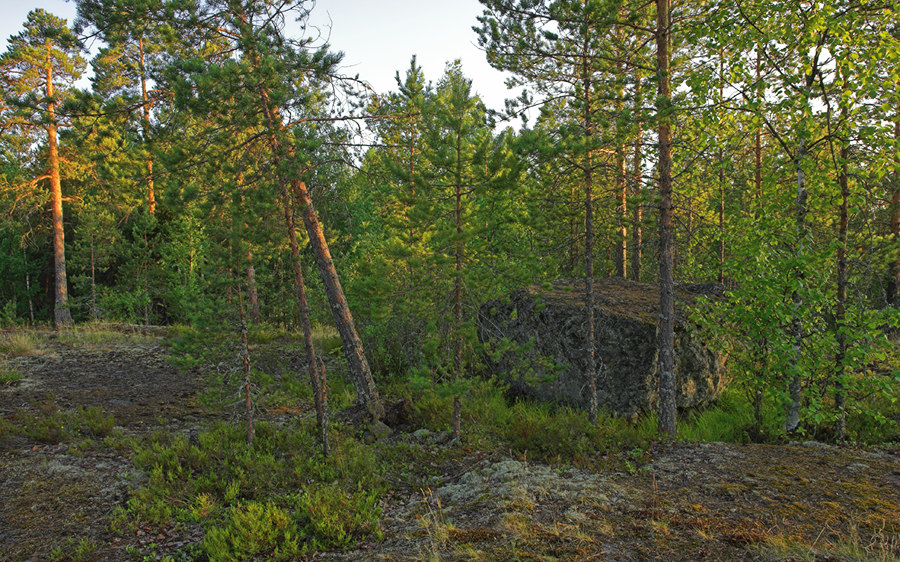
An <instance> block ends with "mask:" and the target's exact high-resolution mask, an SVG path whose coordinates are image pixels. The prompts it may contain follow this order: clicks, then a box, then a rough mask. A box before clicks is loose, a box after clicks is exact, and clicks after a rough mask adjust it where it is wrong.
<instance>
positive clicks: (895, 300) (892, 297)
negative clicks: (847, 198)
mask: <svg viewBox="0 0 900 562" xmlns="http://www.w3.org/2000/svg"><path fill="white" fill-rule="evenodd" d="M894 119H895V121H894V143H895V144H896V145H897V146H900V115H897V116H896V117H895V118H894ZM891 238H893V241H894V247H895V248H898V254H897V258H896V259H894V262H893V263H892V264H891V270H892V271H891V273H892V275H891V281H892V283H891V284H892V287H891V288H890V290H889V291H888V304H890V305H892V306H900V149H896V148H895V153H894V191H893V193H892V194H891Z"/></svg>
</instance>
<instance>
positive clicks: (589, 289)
mask: <svg viewBox="0 0 900 562" xmlns="http://www.w3.org/2000/svg"><path fill="white" fill-rule="evenodd" d="M585 42H587V38H585ZM582 80H583V83H584V96H585V102H584V135H585V140H587V145H588V146H587V152H586V154H585V158H584V306H585V312H586V313H587V330H586V332H587V333H586V334H585V337H586V338H587V341H586V342H585V343H586V344H587V345H586V346H585V347H586V349H585V351H586V353H587V378H588V386H589V389H590V393H591V396H590V408H591V409H590V412H589V416H590V420H591V423H594V424H596V423H597V420H598V418H597V414H598V409H599V404H598V400H597V356H596V349H595V347H596V345H595V342H594V328H595V327H594V160H593V142H594V123H593V116H592V114H591V111H592V109H593V108H592V106H591V103H592V100H591V92H592V87H593V84H592V80H591V68H590V66H589V65H588V56H587V52H585V53H584V55H583V62H582Z"/></svg>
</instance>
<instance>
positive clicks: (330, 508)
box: [297, 486, 382, 548]
mask: <svg viewBox="0 0 900 562" xmlns="http://www.w3.org/2000/svg"><path fill="white" fill-rule="evenodd" d="M297 507H298V514H299V518H300V521H301V522H302V523H303V525H304V528H305V529H306V530H307V532H308V533H309V535H310V536H311V537H314V540H315V543H314V544H318V545H320V546H321V547H324V548H347V547H350V546H353V545H354V544H356V541H357V540H359V539H362V538H365V537H373V538H375V539H380V538H381V536H382V535H381V531H380V529H379V527H378V519H379V517H380V515H381V508H380V507H379V506H378V494H377V493H376V492H375V491H374V490H365V489H363V488H362V487H360V489H358V490H356V491H352V492H348V491H345V490H341V489H340V488H335V487H332V486H322V487H318V488H313V489H312V490H308V491H306V492H305V493H303V494H302V495H300V496H299V498H297Z"/></svg>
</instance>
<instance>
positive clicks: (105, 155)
mask: <svg viewBox="0 0 900 562" xmlns="http://www.w3.org/2000/svg"><path fill="white" fill-rule="evenodd" d="M482 4H483V14H482V16H480V17H479V18H478V20H477V21H473V22H472V25H473V26H474V27H475V30H476V33H477V37H478V43H479V45H480V47H481V48H483V49H484V52H485V55H486V58H487V60H488V62H489V63H490V64H491V65H492V66H494V67H495V68H497V69H500V70H503V71H505V72H507V73H508V74H509V76H510V79H509V80H510V84H511V85H513V86H515V87H517V88H521V90H520V91H521V94H520V95H519V96H518V97H517V98H515V99H513V100H509V101H508V102H507V103H506V104H505V107H504V108H488V107H486V106H485V104H484V103H482V101H481V100H480V99H479V98H478V97H477V96H476V95H474V93H473V91H474V89H473V84H472V82H471V81H470V80H469V79H468V78H467V77H466V73H465V69H464V68H463V67H462V65H461V64H460V63H459V62H453V61H451V62H449V63H448V64H447V66H446V68H445V71H444V74H443V76H442V77H441V78H440V79H439V80H438V81H437V82H436V83H432V82H429V81H427V80H426V79H425V77H424V74H423V70H422V68H421V67H420V66H419V65H418V63H417V61H416V59H415V58H413V59H412V60H411V61H409V63H408V64H407V65H405V67H404V68H403V69H401V70H399V71H398V73H397V80H396V87H395V89H394V90H392V91H387V92H376V91H373V90H372V89H371V88H370V87H369V86H368V84H367V83H366V82H364V81H363V80H361V79H359V78H358V77H356V76H346V75H344V74H342V72H341V70H340V61H341V56H340V54H339V52H338V51H336V50H333V48H332V46H330V45H328V44H326V43H324V42H322V41H321V36H320V35H318V34H317V33H312V30H311V29H310V28H307V27H305V25H304V24H305V22H307V21H308V17H309V10H310V9H312V8H313V7H314V6H313V4H312V3H308V2H303V1H290V2H270V1H265V0H245V1H229V2H224V1H189V0H141V1H129V0H81V1H79V2H78V3H77V6H78V18H77V19H76V21H75V22H73V26H71V27H70V25H69V23H68V22H66V21H64V20H62V19H59V18H57V17H55V16H53V15H52V14H49V13H47V12H44V11H42V10H35V11H33V12H31V13H30V14H29V15H28V19H27V20H26V21H25V22H24V24H23V28H22V31H21V32H20V33H18V34H17V35H15V36H13V37H11V38H10V40H9V44H8V45H9V46H8V49H7V51H6V53H5V54H4V55H3V56H2V58H0V72H2V84H0V87H2V91H3V105H2V106H0V115H2V118H0V123H2V127H3V128H2V136H0V145H2V178H0V182H2V183H0V247H2V251H0V271H3V281H4V283H3V285H2V286H0V306H2V308H0V319H2V322H3V323H4V324H8V325H24V324H29V325H33V324H36V323H40V322H49V321H52V322H54V323H55V324H56V325H57V326H60V327H65V326H69V325H71V324H72V323H73V322H76V321H77V322H89V321H98V320H107V321H120V322H132V323H143V324H187V325H193V326H197V327H200V328H202V329H205V330H214V329H216V328H222V327H225V328H229V327H230V326H231V325H230V324H228V323H223V322H222V319H223V318H225V319H231V318H233V319H234V324H233V325H236V324H237V322H238V317H240V318H244V317H246V319H247V321H248V322H250V323H260V324H266V325H269V326H275V327H279V328H281V329H284V330H291V331H293V330H298V329H300V330H302V331H303V332H304V334H306V335H307V336H308V335H309V334H310V333H311V330H312V328H313V327H314V326H316V325H329V324H332V323H336V326H337V329H338V331H339V332H340V335H341V340H342V346H343V348H344V352H345V357H346V358H347V368H348V372H349V374H350V378H351V380H352V382H353V385H354V388H355V391H356V394H357V399H358V400H359V402H360V403H362V404H363V405H365V406H367V407H368V408H369V410H370V411H371V412H372V413H373V414H374V415H376V416H377V415H378V414H379V408H380V406H379V404H378V393H377V390H376V382H377V381H378V380H385V379H391V378H393V377H401V378H405V379H408V380H410V381H411V384H415V385H426V384H429V385H435V386H436V387H437V388H441V389H443V392H446V393H448V395H451V396H454V397H456V400H455V402H456V406H455V410H456V415H454V419H456V420H458V412H459V408H460V405H459V404H460V400H459V398H460V397H461V396H463V395H464V394H465V393H466V391H467V388H468V385H469V383H468V382H467V381H469V380H470V377H471V376H473V375H477V374H484V372H485V370H486V367H485V362H484V353H485V351H486V350H485V349H484V348H483V346H482V344H481V342H479V341H478V338H477V335H476V319H477V312H478V309H479V306H480V305H481V304H482V303H484V302H485V301H487V300H489V299H492V298H499V297H502V296H503V295H504V294H507V293H508V292H510V291H511V290H513V289H515V288H518V287H521V286H524V285H530V284H542V283H547V282H549V281H552V280H554V279H557V278H560V277H575V278H583V279H584V280H585V283H584V285H585V296H586V299H587V300H586V303H587V306H586V307H585V309H586V310H585V331H586V345H585V348H586V349H585V353H587V354H588V355H589V356H590V357H591V361H594V359H593V337H592V336H593V315H592V312H591V311H592V310H593V307H592V306H591V303H592V302H593V301H592V298H593V297H592V296H591V295H592V287H591V285H592V283H591V281H590V280H591V279H593V278H594V277H605V276H612V275H617V276H621V277H627V278H629V279H633V280H636V281H644V282H659V284H660V288H661V311H660V335H661V338H660V351H661V354H660V358H661V359H660V364H661V371H662V375H663V376H662V378H663V385H666V384H668V383H667V382H666V380H667V379H668V380H670V382H671V375H672V374H673V363H672V361H673V357H672V354H671V345H672V344H671V341H668V342H667V341H666V334H667V333H668V334H671V322H672V320H673V316H672V310H671V290H672V284H673V283H674V282H675V281H676V280H677V281H679V282H689V281H691V282H693V281H703V282H705V281H716V282H719V283H723V284H724V285H725V286H726V287H727V289H728V299H727V300H726V301H723V302H720V303H718V304H710V305H709V306H706V307H700V308H699V309H698V310H697V311H696V314H695V317H694V321H695V322H696V323H697V329H699V330H705V331H706V333H707V335H708V337H709V338H710V339H711V340H712V341H713V342H714V344H715V345H717V346H719V347H720V348H722V349H723V350H724V351H727V352H728V353H729V357H730V368H731V373H732V375H733V377H734V379H735V384H736V388H738V389H740V390H742V391H743V395H744V396H745V397H746V399H747V401H748V403H750V404H752V406H753V408H754V412H755V422H756V426H755V431H756V433H757V434H759V433H760V432H761V431H762V420H763V417H764V416H763V413H762V412H763V411H767V412H770V415H772V416H774V417H775V418H777V422H776V424H775V426H773V427H777V428H780V429H779V430H776V431H786V432H795V431H806V432H811V433H818V434H820V435H826V436H831V437H834V438H837V439H842V438H844V437H845V436H846V435H847V432H848V428H847V419H848V415H849V416H851V417H853V418H854V419H862V420H864V421H863V422H859V423H860V424H862V425H860V426H859V427H868V426H870V425H872V424H874V425H875V426H879V427H882V426H885V425H891V424H893V425H896V423H897V420H896V419H894V418H892V417H891V415H890V414H889V413H888V414H885V413H884V412H885V411H884V410H883V409H881V408H876V407H874V406H873V403H874V402H873V400H874V401H875V402H878V401H888V402H889V403H890V404H894V403H895V400H896V388H897V384H898V383H897V381H898V374H897V371H896V369H895V368H894V367H892V366H891V363H892V361H893V360H894V359H895V347H894V344H893V342H892V340H891V337H890V334H891V333H893V332H892V330H893V329H895V328H896V326H897V323H898V315H897V314H896V306H897V301H898V295H900V253H898V249H900V246H898V239H900V116H898V107H900V104H898V102H900V99H898V91H900V89H898V83H900V70H898V69H900V49H898V41H900V26H898V19H897V8H898V5H897V3H896V2H892V1H874V0H866V1H849V0H847V1H843V0H836V1H829V2H816V3H805V2H800V3H798V2H776V1H766V2H762V1H753V2H741V3H737V4H735V3H734V2H717V1H712V0H710V1H704V2H690V3H674V5H671V6H670V3H669V1H668V0H658V1H657V2H656V3H649V4H648V3H631V2H626V1H612V0H593V1H592V0H587V1H577V2H576V1H568V0H567V1H563V0H559V1H555V2H537V1H529V0H521V1H515V0H482ZM670 8H671V12H669V9H670ZM86 37H91V38H92V40H93V41H95V42H99V44H100V45H102V47H100V48H99V49H98V50H97V52H96V54H95V55H94V56H93V57H92V58H91V60H90V61H88V60H87V58H86V53H85V51H84V48H83V41H84V39H85V38H86ZM334 48H335V49H340V45H335V46H334ZM373 48H377V46H373ZM88 65H90V67H91V69H92V77H91V79H90V87H88V88H77V87H75V86H74V84H76V83H77V82H78V81H79V80H80V79H81V78H82V76H84V73H85V72H86V70H87V68H88ZM475 89H477V86H476V87H475ZM522 115H531V116H532V118H531V119H529V120H527V121H526V122H525V123H524V125H522V126H520V127H519V128H518V129H516V128H513V127H512V126H510V125H509V123H512V122H515V119H518V118H520V117H521V116H522ZM315 272H318V273H319V274H318V275H317V274H316V273H315ZM667 292H668V293H667ZM667 294H668V301H667ZM245 305H246V310H245ZM667 307H668V308H667ZM351 310H352V315H351V313H350V311H351ZM305 340H306V342H307V344H308V347H307V351H308V353H309V354H310V356H313V355H314V354H315V350H314V349H313V348H312V338H311V337H305ZM666 350H669V351H666ZM309 365H310V366H312V367H311V373H310V376H311V380H312V382H313V385H314V386H316V385H319V386H321V385H322V382H323V381H320V380H319V379H317V377H318V375H317V374H316V372H315V371H316V368H315V366H314V365H315V361H310V362H309ZM590 365H595V362H592V363H590ZM590 370H591V373H589V374H588V379H589V381H591V382H592V383H593V381H594V379H595V378H596V368H595V369H590ZM317 381H319V382H317ZM321 394H324V393H322V392H321V391H317V395H321ZM662 397H663V400H662V401H661V402H662V404H661V408H662V410H663V413H662V415H660V417H659V423H660V429H662V430H663V431H667V432H674V423H675V412H674V390H673V391H672V393H671V405H668V397H669V393H666V392H663V393H662ZM322 398H324V397H322ZM319 400H321V399H319ZM889 411H890V409H889V410H888V412H889ZM593 413H594V416H596V412H593ZM455 425H456V429H457V431H458V422H457V423H456V424H455Z"/></svg>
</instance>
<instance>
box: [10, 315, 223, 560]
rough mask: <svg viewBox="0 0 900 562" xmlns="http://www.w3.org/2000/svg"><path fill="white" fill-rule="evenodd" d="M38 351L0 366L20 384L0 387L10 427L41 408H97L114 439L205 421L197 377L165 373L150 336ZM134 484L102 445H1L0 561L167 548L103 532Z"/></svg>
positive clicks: (137, 479)
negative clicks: (110, 419) (110, 420)
mask: <svg viewBox="0 0 900 562" xmlns="http://www.w3.org/2000/svg"><path fill="white" fill-rule="evenodd" d="M134 340H137V341H134ZM41 343H42V346H41V349H40V352H39V353H38V354H34V355H25V356H21V357H16V358H14V359H10V360H7V364H8V365H9V366H12V367H14V368H15V369H16V371H18V372H19V373H20V374H22V375H23V379H22V380H20V381H17V382H15V383H12V384H10V385H8V386H0V414H2V415H3V416H4V417H5V418H6V419H7V420H11V421H12V423H16V420H17V419H19V418H20V417H21V416H23V415H29V414H35V413H38V412H40V411H42V410H46V409H47V407H48V404H49V405H51V406H52V408H53V409H54V410H58V411H62V412H66V411H72V410H74V409H76V408H77V407H79V406H80V407H82V408H90V407H99V408H102V410H103V412H104V413H106V414H112V415H113V416H114V419H115V423H116V424H117V425H118V426H119V427H120V429H119V430H118V431H120V432H121V433H122V434H124V435H141V434H145V433H150V432H152V431H159V430H162V431H182V430H184V428H188V427H193V426H196V425H197V424H198V423H200V422H201V421H202V420H204V419H207V418H209V417H210V414H209V413H207V412H206V411H205V410H204V409H203V408H202V407H201V406H199V405H198V404H197V401H196V394H197V392H198V391H199V390H201V388H202V386H203V382H202V380H201V378H200V376H199V375H198V374H196V373H185V372H184V371H182V370H180V369H178V368H177V367H175V366H173V365H172V364H171V363H170V362H169V360H168V359H167V356H166V351H165V348H164V347H163V345H162V338H161V337H159V336H158V335H156V334H154V333H152V332H150V335H145V336H144V337H141V338H129V341H126V342H114V343H108V342H106V343H104V342H99V343H91V342H87V343H83V342H82V343H78V344H77V345H74V344H67V343H60V342H59V341H58V340H57V338H56V337H55V335H44V336H43V337H42V341H41ZM45 413H46V412H45ZM143 478H144V475H142V474H141V473H140V472H139V471H135V469H134V467H133V465H132V464H131V462H130V461H129V460H128V459H127V458H125V457H123V456H122V455H120V454H118V453H116V452H115V450H113V449H111V448H110V447H108V446H104V445H103V443H102V438H94V439H91V438H90V437H89V436H88V437H85V436H78V437H77V438H75V439H71V440H69V441H68V442H66V443H61V444H52V445H44V444H40V443H35V442H34V441H29V440H28V439H26V438H25V437H22V436H12V437H10V436H7V438H6V439H4V440H2V441H0V497H2V498H3V501H0V552H2V553H3V554H2V556H0V558H2V559H3V560H48V559H52V558H58V559H69V558H72V557H73V555H75V554H79V553H80V554H79V556H80V557H81V558H83V559H85V560H128V559H134V556H129V555H128V554H127V552H126V550H125V549H126V547H127V546H129V545H131V546H133V547H135V548H136V549H138V550H133V551H132V552H138V551H139V549H140V547H142V546H143V545H145V544H149V542H150V541H155V542H157V543H159V544H165V543H166V542H167V541H169V542H177V541H178V538H177V537H169V536H166V535H159V533H157V532H154V531H153V530H139V531H138V533H140V534H139V535H138V534H137V533H135V534H134V535H133V536H120V535H118V534H116V533H114V532H113V531H112V530H111V529H110V521H111V517H112V515H113V512H114V510H115V508H116V507H117V506H121V505H123V504H124V503H125V501H127V498H128V497H129V490H130V489H132V488H133V487H135V486H136V485H139V484H140V483H141V482H142V481H143ZM158 535H159V537H161V538H158ZM193 540H194V541H197V540H199V539H198V538H197V537H194V539H193ZM184 542H186V541H182V544H183V543H184ZM138 559H139V558H138Z"/></svg>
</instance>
